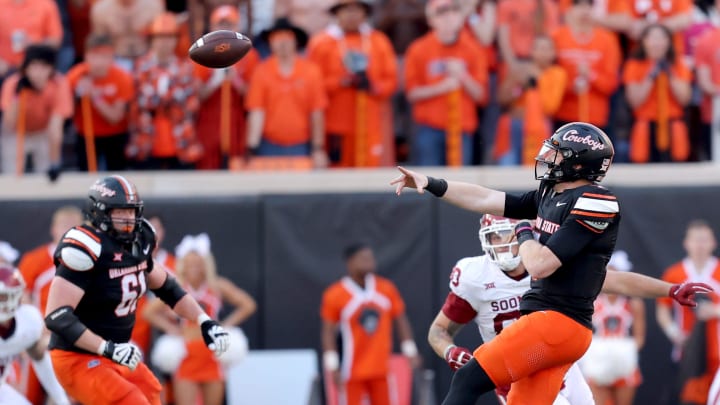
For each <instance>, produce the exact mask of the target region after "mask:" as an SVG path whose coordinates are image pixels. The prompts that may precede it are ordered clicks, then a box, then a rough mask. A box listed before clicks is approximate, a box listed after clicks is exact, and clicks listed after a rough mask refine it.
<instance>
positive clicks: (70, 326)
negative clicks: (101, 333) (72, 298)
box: [45, 305, 87, 343]
mask: <svg viewBox="0 0 720 405" xmlns="http://www.w3.org/2000/svg"><path fill="white" fill-rule="evenodd" d="M45 326H47V328H48V329H49V330H51V331H52V332H53V333H56V334H58V335H59V336H60V337H62V338H63V339H64V340H65V341H67V342H70V343H75V341H76V340H78V338H79V337H80V335H82V334H83V333H84V332H85V330H87V326H85V325H83V323H82V322H80V320H79V319H78V317H77V316H75V312H73V308H72V307H71V306H69V305H65V306H63V307H60V308H58V309H56V310H54V311H52V312H51V313H50V314H49V315H48V316H46V317H45Z"/></svg>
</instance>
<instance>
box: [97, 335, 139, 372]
mask: <svg viewBox="0 0 720 405" xmlns="http://www.w3.org/2000/svg"><path fill="white" fill-rule="evenodd" d="M102 355H103V357H107V358H108V359H110V360H112V361H114V362H115V363H117V364H120V365H123V366H125V367H127V368H129V369H130V370H135V368H136V367H137V365H138V363H140V361H141V360H142V352H141V351H140V348H138V347H137V346H135V345H134V344H132V343H114V342H112V341H111V340H108V341H106V343H105V350H103V353H102Z"/></svg>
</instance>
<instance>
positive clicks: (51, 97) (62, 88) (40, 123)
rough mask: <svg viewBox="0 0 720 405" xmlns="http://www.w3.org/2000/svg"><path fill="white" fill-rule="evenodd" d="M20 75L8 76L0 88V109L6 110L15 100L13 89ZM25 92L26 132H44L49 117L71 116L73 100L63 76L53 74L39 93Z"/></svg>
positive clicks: (15, 95)
mask: <svg viewBox="0 0 720 405" xmlns="http://www.w3.org/2000/svg"><path fill="white" fill-rule="evenodd" d="M19 80H20V75H19V74H18V73H15V74H12V75H10V76H9V77H8V78H7V79H6V80H5V82H4V83H3V86H2V95H0V109H2V110H6V109H7V108H8V107H10V105H11V104H12V103H13V101H14V100H16V98H17V96H18V95H17V94H16V93H15V88H16V87H17V84H18V81H19ZM24 91H25V92H27V98H26V100H27V103H26V104H27V105H26V106H25V117H26V118H25V130H26V131H27V132H37V131H44V130H45V129H46V128H47V126H48V123H49V122H50V117H51V116H52V115H53V114H57V115H58V116H60V117H63V118H70V117H71V116H72V114H73V99H72V91H71V90H70V85H69V84H68V82H67V79H66V78H65V76H63V75H61V74H60V73H55V76H54V77H53V78H51V79H50V81H48V83H47V85H46V86H45V88H44V89H43V90H42V91H41V92H36V91H32V90H24Z"/></svg>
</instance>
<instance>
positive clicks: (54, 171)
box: [47, 163, 62, 183]
mask: <svg viewBox="0 0 720 405" xmlns="http://www.w3.org/2000/svg"><path fill="white" fill-rule="evenodd" d="M61 172H62V165H61V164H59V163H55V164H52V165H50V168H49V169H48V171H47V176H48V179H50V182H51V183H55V182H56V181H57V179H58V178H59V177H60V173H61Z"/></svg>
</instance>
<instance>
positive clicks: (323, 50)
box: [308, 25, 398, 166]
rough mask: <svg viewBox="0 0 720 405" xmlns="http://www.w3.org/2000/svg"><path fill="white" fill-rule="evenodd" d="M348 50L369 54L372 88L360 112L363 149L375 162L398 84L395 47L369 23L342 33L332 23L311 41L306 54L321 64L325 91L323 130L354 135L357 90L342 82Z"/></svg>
mask: <svg viewBox="0 0 720 405" xmlns="http://www.w3.org/2000/svg"><path fill="white" fill-rule="evenodd" d="M347 52H357V53H363V54H365V55H367V57H368V62H369V65H368V68H367V75H368V79H369V80H370V83H371V86H372V89H371V90H370V92H368V93H367V98H366V100H367V101H366V104H365V106H366V107H365V110H364V112H361V113H360V114H362V115H363V116H364V117H363V118H362V120H363V127H364V128H366V130H365V131H366V132H365V133H366V139H367V142H366V144H367V146H368V151H367V152H366V153H367V154H368V155H369V156H370V159H369V160H370V161H372V162H373V163H374V164H370V165H371V166H375V165H377V164H379V162H380V156H379V154H380V152H382V145H383V142H382V141H383V136H384V135H385V132H387V128H390V123H389V120H390V116H389V115H390V114H389V112H388V110H389V108H388V102H389V100H390V97H391V96H392V95H393V94H394V93H395V91H396V90H397V86H398V68H397V63H396V56H395V51H394V50H393V47H392V44H391V43H390V40H389V39H388V37H387V36H385V34H383V33H382V32H380V31H377V30H374V29H370V28H369V27H368V28H366V29H363V30H362V32H361V33H354V34H349V35H345V34H343V32H342V31H341V30H340V28H338V27H337V26H335V25H333V26H331V27H330V28H328V29H327V30H326V31H324V32H322V33H320V34H317V35H316V36H315V37H314V38H313V40H312V41H311V42H310V46H309V47H308V58H309V59H310V60H311V61H313V62H315V63H316V64H317V66H318V67H319V68H320V71H321V73H322V77H323V80H324V84H325V91H326V92H327V95H328V108H327V111H326V112H325V131H326V132H327V133H328V134H332V135H340V136H343V137H350V136H353V137H354V136H355V134H356V133H357V132H358V129H357V128H358V125H357V124H358V121H357V120H358V108H357V100H358V94H359V93H360V92H359V91H358V90H356V89H355V88H353V87H350V86H346V85H343V84H342V82H343V80H347V79H348V77H349V76H350V72H349V71H348V69H347V68H346V67H345V65H344V63H343V60H344V59H345V55H346V53H347ZM373 152H375V153H373Z"/></svg>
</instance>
